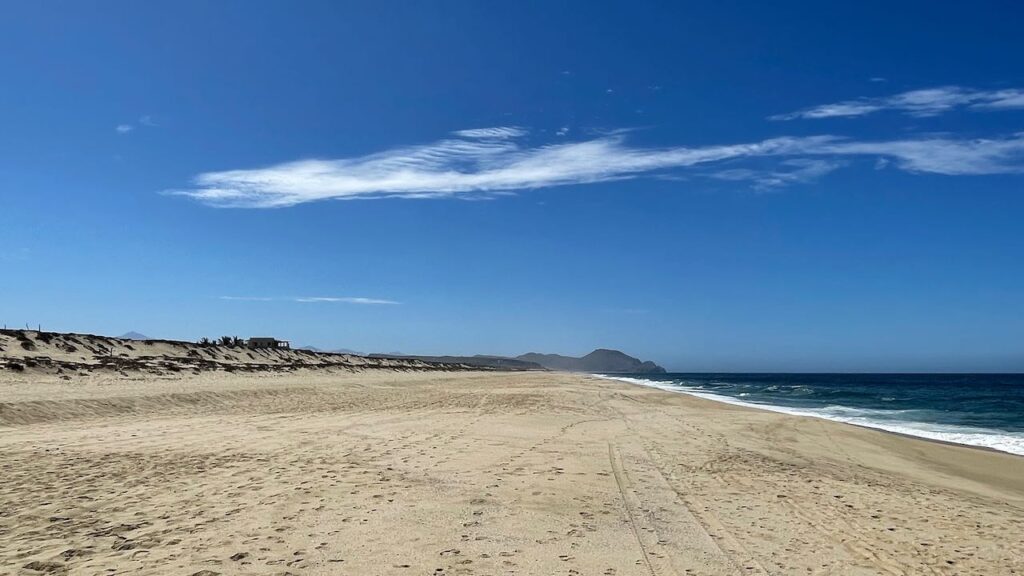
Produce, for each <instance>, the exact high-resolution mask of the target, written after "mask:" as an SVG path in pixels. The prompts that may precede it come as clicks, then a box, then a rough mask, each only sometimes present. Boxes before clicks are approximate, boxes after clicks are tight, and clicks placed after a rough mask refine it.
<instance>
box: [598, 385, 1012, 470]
mask: <svg viewBox="0 0 1024 576" xmlns="http://www.w3.org/2000/svg"><path fill="white" fill-rule="evenodd" d="M605 377H608V378H615V379H619V380H625V381H627V382H632V383H634V384H642V385H646V386H654V387H657V388H662V389H665V390H671V391H674V392H682V393H685V394H691V395H693V396H700V397H702V398H707V399H710V400H717V401H720V402H728V403H731V404H740V405H744V406H751V407H755V408H761V409H766V410H773V411H776V412H785V413H787V414H796V415H801V416H814V417H818V418H825V419H828V420H836V421H838V422H847V423H850V424H858V425H861V426H868V427H872V428H879V429H882V430H889V431H891V432H899V433H902V434H909V435H913V436H920V437H923V438H930V439H933V440H945V441H948V442H956V443H959V444H969V445H972V446H983V447H986V448H993V449H996V450H1001V451H1004V452H1010V453H1013V454H1020V455H1024V374H656V375H651V374H644V375H634V376H630V375H621V374H617V375H615V376H605Z"/></svg>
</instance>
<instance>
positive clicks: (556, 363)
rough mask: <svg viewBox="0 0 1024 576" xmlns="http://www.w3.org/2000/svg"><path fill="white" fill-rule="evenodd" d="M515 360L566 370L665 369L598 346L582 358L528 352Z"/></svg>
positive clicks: (636, 371) (648, 371) (635, 371)
mask: <svg viewBox="0 0 1024 576" xmlns="http://www.w3.org/2000/svg"><path fill="white" fill-rule="evenodd" d="M516 359H517V360H523V361H526V362H535V363H537V364H540V365H541V366H543V367H545V368H548V369H549V370H564V371H566V372H617V373H631V374H663V373H664V372H665V369H664V368H662V367H661V366H658V365H657V364H655V363H654V362H650V361H647V362H644V361H642V360H640V359H639V358H633V357H632V356H629V355H627V354H624V353H622V352H619V351H618V350H608V349H605V348H598V349H597V350H594V351H593V352H591V353H590V354H587V355H586V356H584V357H582V358H573V357H572V356H561V355H559V354H538V353H536V352H530V353H529V354H523V355H522V356H516Z"/></svg>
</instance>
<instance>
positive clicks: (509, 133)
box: [454, 126, 526, 140]
mask: <svg viewBox="0 0 1024 576" xmlns="http://www.w3.org/2000/svg"><path fill="white" fill-rule="evenodd" d="M454 134H455V135H456V136H462V137H463V138H495V139H499V140H500V139H505V138H519V137H520V136H525V135H526V130H524V129H522V128H520V127H518V126H499V127H497V128H472V129H469V130H458V131H456V132H454Z"/></svg>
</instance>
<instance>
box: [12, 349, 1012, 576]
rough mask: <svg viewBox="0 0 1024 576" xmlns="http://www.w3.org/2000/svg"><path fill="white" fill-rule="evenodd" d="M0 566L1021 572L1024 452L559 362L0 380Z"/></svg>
mask: <svg viewBox="0 0 1024 576" xmlns="http://www.w3.org/2000/svg"><path fill="white" fill-rule="evenodd" d="M0 479H2V481H0V573H3V574H40V573H50V574H60V573H70V574H97V575H99V574H127V573H132V574H182V575H205V576H210V575H214V574H225V575H227V574H277V575H283V574H294V575H301V574H360V575H361V574H396V575H397V574H434V575H435V576H441V575H445V574H449V575H454V574H466V575H468V574H477V575H484V574H495V575H497V574H570V575H577V574H578V575H589V574H596V575H606V576H607V575H619V576H625V575H673V574H677V575H686V574H865V575H867V574H893V575H895V574H985V575H993V574H1019V573H1024V554H1022V550H1024V541H1022V538H1024V458H1019V457H1015V456H1011V455H1007V454H1002V453H997V452H992V451H984V450H978V449H972V448H966V447H959V446H950V445H943V444H939V443H934V442H927V441H922V440H917V439H912V438H904V437H900V436H896V435H893V434H887V433H882V432H877V431H873V430H866V429H861V428H857V427H853V426H848V425H843V424H837V423H832V422H827V421H824V420H817V419H810V418H799V417H792V416H787V415H781V414H775V413H769V412H762V411H757V410H750V409H745V408H740V407H734V406H729V405H724V404H718V403H714V402H709V401H705V400H701V399H698V398H692V397H688V396H685V395H680V394H673V393H668V392H663V391H659V390H653V389H647V388H643V387H637V386H631V385H629V384H625V383H620V382H614V381H608V380H600V379H596V378H591V377H586V376H579V375H569V374H560V373H540V372H532V373H531V372H528V373H479V372H457V373H441V372H415V373H410V372H396V371H391V370H383V369H377V370H366V371H363V372H350V373H345V372H331V371H329V370H319V371H318V370H315V369H309V370H299V371H298V372H295V373H290V374H272V373H271V374H263V373H259V374H229V373H224V372H217V373H206V374H199V375H191V374H188V375H175V376H174V377H170V376H168V377H159V378H158V377H154V376H149V375H139V376H135V377H121V376H117V375H112V376H109V377H106V378H92V379H73V380H63V379H58V378H53V377H34V376H32V375H11V374H7V375H3V376H0Z"/></svg>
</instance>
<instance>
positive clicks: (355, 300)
mask: <svg viewBox="0 0 1024 576" xmlns="http://www.w3.org/2000/svg"><path fill="white" fill-rule="evenodd" d="M218 298H220V299H221V300H237V301H243V302H301V303H306V304H309V303H318V302H340V303H344V304H368V305H389V304H401V302H395V301H394V300H383V299H380V298H361V297H357V296H291V297H283V298H281V297H273V296H219V297H218Z"/></svg>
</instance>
